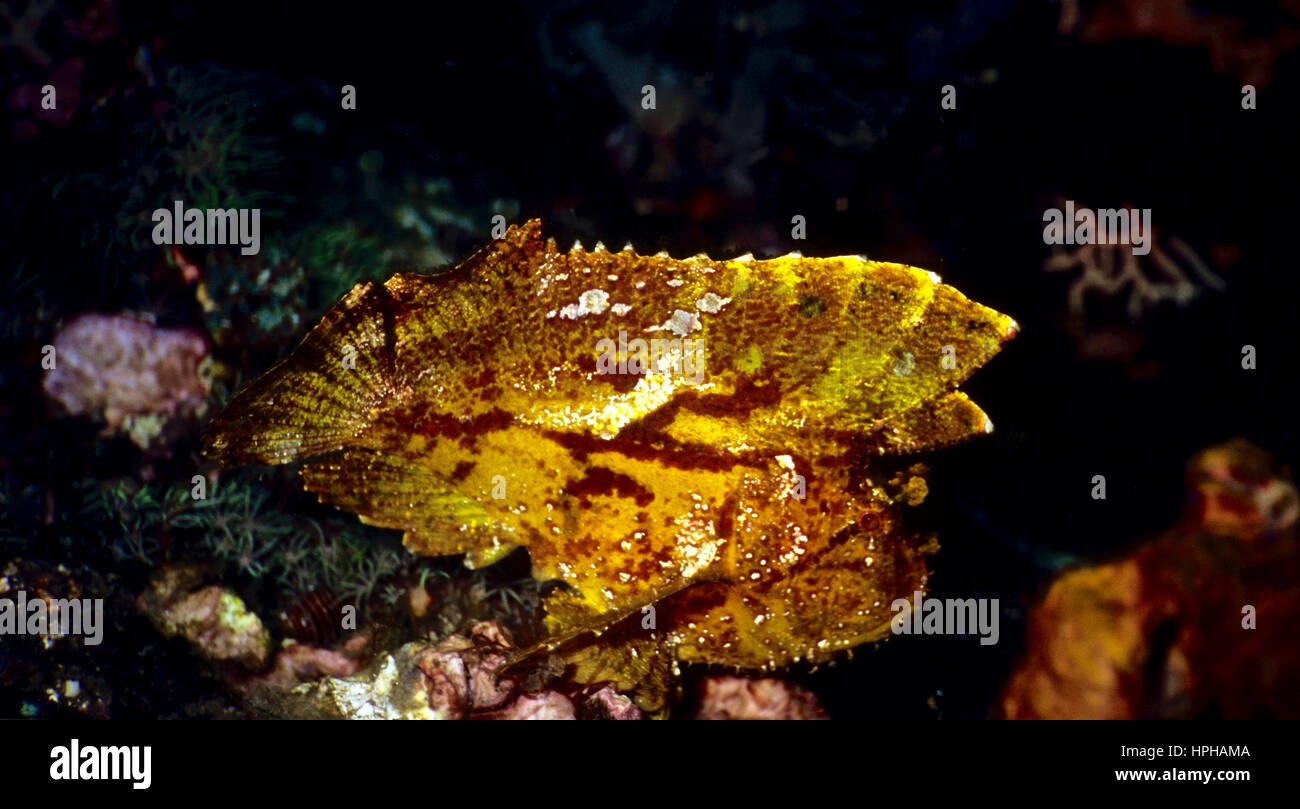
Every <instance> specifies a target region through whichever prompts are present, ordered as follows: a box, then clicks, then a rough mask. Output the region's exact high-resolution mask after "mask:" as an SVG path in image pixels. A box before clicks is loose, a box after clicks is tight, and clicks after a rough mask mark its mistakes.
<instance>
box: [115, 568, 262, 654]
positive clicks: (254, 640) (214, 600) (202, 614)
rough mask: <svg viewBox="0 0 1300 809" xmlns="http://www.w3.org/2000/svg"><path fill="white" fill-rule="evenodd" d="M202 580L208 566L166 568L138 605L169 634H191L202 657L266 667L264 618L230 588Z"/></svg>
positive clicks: (184, 635) (152, 580)
mask: <svg viewBox="0 0 1300 809" xmlns="http://www.w3.org/2000/svg"><path fill="white" fill-rule="evenodd" d="M202 579H203V572H202V570H201V569H199V568H197V567H194V566H183V565H176V566H169V567H164V568H162V569H161V570H159V571H158V572H157V573H156V574H155V575H154V576H153V578H152V579H151V580H150V583H149V584H150V586H149V589H148V590H146V591H145V592H144V593H142V594H141V595H140V597H139V598H138V599H137V601H136V605H137V607H138V608H139V609H140V611H141V612H143V613H144V614H145V615H146V616H147V617H148V618H149V620H150V621H151V622H152V623H153V625H154V626H155V627H156V628H157V629H158V631H159V632H161V633H162V634H163V636H164V637H169V638H170V637H175V636H180V637H183V638H185V639H186V640H188V641H189V642H190V643H191V644H192V645H193V646H194V647H195V648H196V650H197V651H198V652H199V654H200V656H201V657H204V658H206V659H208V660H211V661H214V662H226V661H230V662H234V663H238V664H240V665H243V666H245V667H248V668H256V667H259V666H261V665H263V664H264V663H265V662H266V661H267V659H268V657H269V655H270V645H271V634H270V632H268V631H267V629H266V628H265V627H263V626H262V620H261V619H260V618H258V616H257V614H256V613H254V612H252V611H251V610H249V609H248V607H246V606H245V605H244V602H243V600H242V599H241V598H240V597H239V596H238V595H236V594H235V593H234V592H232V591H231V590H229V589H227V588H226V587H223V586H221V585H219V584H209V585H207V586H197V585H199V583H200V582H201V581H202Z"/></svg>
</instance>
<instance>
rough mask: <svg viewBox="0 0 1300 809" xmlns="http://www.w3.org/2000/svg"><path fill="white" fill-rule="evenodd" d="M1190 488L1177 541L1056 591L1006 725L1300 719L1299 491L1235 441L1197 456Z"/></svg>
mask: <svg viewBox="0 0 1300 809" xmlns="http://www.w3.org/2000/svg"><path fill="white" fill-rule="evenodd" d="M1187 485H1188V500H1187V505H1186V508H1185V511H1184V515H1183V517H1182V519H1181V520H1180V521H1179V523H1178V524H1177V525H1175V526H1174V527H1173V528H1172V529H1171V530H1170V531H1168V532H1167V533H1166V534H1164V535H1162V536H1160V537H1158V538H1156V539H1154V540H1151V541H1149V542H1147V543H1145V544H1143V545H1141V546H1139V547H1138V548H1137V549H1136V550H1135V551H1133V552H1132V553H1130V554H1129V555H1128V556H1125V557H1124V558H1121V559H1118V560H1115V561H1113V562H1110V563H1109V564H1103V565H1097V566H1092V567H1085V568H1081V569H1077V570H1073V571H1070V572H1067V573H1066V574H1064V575H1063V576H1062V577H1061V578H1060V579H1058V580H1057V581H1056V582H1055V583H1054V584H1053V585H1052V587H1051V589H1050V590H1049V591H1048V592H1047V594H1046V596H1045V597H1044V599H1043V601H1042V603H1041V604H1040V605H1039V606H1038V607H1037V608H1035V610H1034V611H1033V613H1032V615H1031V616H1030V619H1029V629H1028V639H1027V647H1028V648H1027V651H1026V653H1025V655H1024V657H1023V659H1022V661H1021V662H1020V664H1019V666H1018V667H1017V669H1016V670H1015V671H1014V672H1013V674H1012V676H1011V677H1010V679H1009V680H1008V682H1007V683H1006V685H1005V686H1004V689H1003V692H1002V695H1001V697H1000V700H999V704H998V706H997V708H996V709H995V711H996V713H997V714H998V715H1000V716H1002V717H1005V718H1009V719H1030V718H1041V719H1065V718H1073V719H1083V718H1087V719H1134V718H1193V717H1221V718H1259V717H1272V718H1298V717H1300V692H1297V690H1296V688H1295V684H1296V683H1297V682H1300V655H1298V654H1297V653H1296V649H1295V643H1294V635H1295V626H1296V624H1297V622H1300V585H1298V584H1297V582H1300V552H1298V550H1300V549H1298V546H1297V541H1298V537H1297V533H1298V531H1297V518H1298V517H1300V497H1297V491H1296V487H1295V484H1294V483H1293V482H1292V481H1291V479H1290V477H1289V475H1288V474H1287V473H1286V472H1285V471H1284V470H1281V469H1279V468H1277V466H1276V465H1275V464H1274V462H1273V460H1272V459H1271V458H1270V457H1269V455H1268V454H1267V453H1265V452H1264V451H1263V450H1261V449H1259V448H1257V447H1255V446H1252V445H1251V444H1249V443H1247V442H1245V441H1241V440H1237V441H1232V442H1229V443H1227V444H1223V445H1219V446H1216V447H1211V448H1209V449H1206V450H1204V451H1202V452H1200V453H1198V454H1197V455H1196V456H1194V457H1193V458H1192V460H1191V461H1190V462H1189V463H1188V465H1187Z"/></svg>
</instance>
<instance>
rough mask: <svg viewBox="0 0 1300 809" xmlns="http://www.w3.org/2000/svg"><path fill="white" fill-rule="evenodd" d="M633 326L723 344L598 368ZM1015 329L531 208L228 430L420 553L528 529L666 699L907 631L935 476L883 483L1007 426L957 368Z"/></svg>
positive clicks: (576, 636)
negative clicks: (901, 458)
mask: <svg viewBox="0 0 1300 809" xmlns="http://www.w3.org/2000/svg"><path fill="white" fill-rule="evenodd" d="M620 331H625V332H626V340H629V341H630V340H633V339H634V338H638V337H639V338H643V339H645V340H647V341H649V340H650V339H653V338H678V337H684V338H687V339H691V340H698V341H700V342H699V343H696V344H693V346H692V350H702V352H703V374H702V375H701V376H700V377H699V378H698V384H696V383H695V381H694V380H692V379H690V378H688V376H687V374H686V373H674V372H673V369H671V368H669V367H666V366H665V367H660V368H658V369H654V370H653V371H652V372H650V373H645V374H601V373H598V360H599V358H600V357H601V354H602V350H603V349H602V345H603V344H602V343H601V341H602V340H606V339H607V340H612V341H617V340H618V339H619V332H620ZM1015 331H1016V326H1015V323H1014V322H1013V321H1012V320H1011V319H1010V318H1008V317H1006V316H1005V315H1002V314H999V313H997V312H995V311H993V310H991V309H988V308H986V307H984V306H981V305H979V304H977V303H974V302H972V301H970V300H968V299H966V298H965V297H964V296H963V295H962V294H961V293H959V292H957V291H956V290H955V289H953V288H952V287H949V286H946V285H944V284H941V283H939V281H938V278H937V277H936V276H934V275H933V274H931V273H927V272H925V271H923V270H918V269H915V268H912V267H906V266H903V265H900V264H888V263H880V262H872V261H867V260H865V259H862V258H859V257H847V256H846V257H838V258H824V259H815V258H803V257H801V256H797V255H791V256H786V257H783V258H778V259H772V260H768V261H755V260H753V259H752V258H750V257H748V256H745V257H741V258H737V259H733V260H730V261H718V260H714V259H711V258H708V257H706V256H696V257H693V258H688V259H672V258H668V257H667V256H666V255H663V254H660V255H657V256H642V255H638V254H637V253H635V252H633V251H632V250H631V249H630V248H626V249H624V250H623V251H621V252H618V253H612V252H609V251H607V250H605V249H604V248H603V247H601V246H597V247H596V249H595V250H594V251H586V250H583V249H582V248H581V247H579V246H575V247H574V249H572V250H570V251H569V252H567V253H561V252H559V251H558V250H557V249H556V247H555V244H554V242H553V241H548V240H544V239H543V238H542V236H541V225H540V223H539V222H537V221H535V220H534V221H530V222H528V223H527V224H524V225H522V226H515V227H511V228H510V229H509V231H508V232H507V233H506V234H505V236H504V237H503V238H502V239H500V240H497V241H495V242H493V243H492V244H491V245H490V246H488V247H486V248H484V249H483V250H481V251H480V252H478V253H477V254H475V255H474V256H472V257H471V258H469V259H468V260H467V261H465V262H464V263H463V264H461V265H460V266H458V267H456V268H455V269H454V270H451V271H449V272H446V273H443V274H440V275H415V274H400V275H395V276H393V277H392V278H390V279H389V280H388V281H387V282H386V283H385V284H383V285H378V284H373V283H366V284H360V285H358V286H357V287H355V288H354V289H353V290H352V291H351V292H350V293H349V294H348V295H346V296H345V297H344V298H343V299H342V300H341V301H340V302H339V303H338V304H337V305H336V306H335V307H334V308H333V309H332V310H331V311H330V312H329V313H328V314H326V315H325V317H324V318H323V319H322V321H321V323H320V324H319V325H317V326H316V328H314V329H313V330H312V331H311V332H310V333H309V334H308V335H307V336H306V338H305V339H304V340H303V342H302V344H301V345H300V346H298V348H297V349H296V350H295V351H294V352H293V353H292V354H291V355H290V356H289V357H287V358H286V359H285V360H283V361H282V362H281V363H280V364H278V365H277V366H276V367H275V368H273V369H272V370H271V371H270V372H268V373H267V374H266V375H265V376H263V377H262V378H261V379H259V380H257V381H256V382H254V383H253V384H251V385H249V386H248V387H247V388H246V389H245V390H243V391H241V392H240V394H239V395H238V396H236V397H235V399H234V401H233V402H232V403H231V404H230V407H229V408H227V410H226V411H225V412H224V413H223V414H222V415H221V416H220V417H218V418H217V419H216V420H215V421H214V422H213V425H212V427H211V429H210V431H209V433H208V435H207V437H206V438H207V446H208V450H209V452H210V453H211V454H213V455H215V456H217V457H219V458H222V459H225V460H227V461H232V462H240V463H247V462H258V463H284V462H288V461H294V460H298V459H316V460H313V461H311V462H310V463H308V464H307V465H306V466H304V468H303V470H302V475H303V479H304V481H305V485H306V487H307V488H308V489H309V490H311V491H313V492H316V493H317V494H318V495H319V497H320V498H321V500H322V501H325V502H329V503H333V504H336V505H338V506H340V507H342V508H345V509H348V510H350V511H354V512H356V513H357V514H359V515H360V516H361V518H362V519H363V520H364V521H366V522H368V523H371V524H374V525H380V526H385V527H390V528H398V529H402V530H403V531H405V532H406V533H405V542H406V544H407V545H408V546H409V547H410V548H411V549H413V550H414V551H416V552H418V553H422V554H428V555H444V554H460V553H463V554H465V555H466V564H468V565H470V566H473V567H477V566H482V565H486V564H491V563H492V562H494V561H496V560H498V559H500V558H501V557H502V556H504V555H505V554H506V553H508V552H509V551H510V550H512V549H513V548H515V547H518V546H523V547H526V548H528V551H529V553H530V555H531V558H532V565H533V575H534V576H536V577H537V578H538V579H539V580H555V579H558V580H560V581H562V582H564V584H565V585H567V587H566V588H561V589H559V590H557V591H556V592H555V594H553V595H552V596H550V597H549V598H548V599H547V601H546V610H547V626H548V630H549V632H550V636H549V639H548V642H547V644H546V645H547V646H548V647H550V648H553V649H556V650H558V651H559V653H560V654H562V655H564V656H565V657H566V659H568V660H569V661H570V662H571V663H573V664H574V666H575V669H574V671H575V676H576V678H577V679H578V680H580V681H583V682H595V681H601V680H610V681H613V682H614V683H616V685H617V687H619V688H620V689H623V690H627V691H632V692H634V693H635V694H636V696H637V699H638V701H639V702H640V703H641V704H642V705H643V706H644V707H646V708H647V709H649V710H651V711H659V710H662V709H663V708H664V706H665V705H666V701H667V699H668V697H669V695H670V692H671V689H672V687H673V686H674V684H675V682H676V679H675V674H676V671H677V665H676V664H677V662H678V661H688V662H696V661H698V662H706V663H717V664H724V665H733V666H738V667H742V668H774V667H779V666H784V665H786V664H789V663H791V662H793V661H798V660H801V659H806V660H809V661H813V662H818V661H823V660H826V659H828V658H830V657H831V656H832V654H834V653H835V652H836V651H837V650H843V649H847V648H850V647H852V646H855V645H857V644H860V643H863V642H866V641H871V640H876V639H879V638H881V637H882V636H883V635H885V634H886V633H887V632H888V626H889V619H890V617H891V613H890V610H889V605H890V603H891V602H892V600H893V599H894V598H897V597H900V596H909V595H910V594H911V593H912V592H913V591H914V590H919V589H921V590H923V589H924V586H925V579H926V566H925V562H924V558H923V556H924V553H923V546H922V543H920V542H918V541H916V540H914V539H913V538H912V537H910V536H909V535H908V534H907V533H906V531H905V530H904V529H903V528H902V526H901V525H900V514H899V512H900V508H899V506H898V505H896V501H898V502H902V501H904V500H907V501H911V502H915V501H916V500H917V499H919V496H923V494H924V480H923V479H920V478H919V477H914V478H912V479H911V480H910V481H909V482H908V484H907V485H906V486H905V487H904V488H905V491H903V492H901V493H900V492H899V491H897V489H896V488H895V489H894V490H892V491H887V489H888V488H889V487H887V485H886V481H884V480H883V479H882V477H881V476H882V475H883V472H882V471H881V470H879V469H876V468H875V466H876V465H879V461H878V460H877V459H879V458H880V457H881V456H884V455H897V454H903V453H913V452H916V451H919V450H924V449H929V448H933V447H937V446H942V445H946V444H951V443H954V442H957V441H961V440H964V439H966V438H968V437H970V436H972V435H976V434H980V433H984V432H987V431H988V430H989V429H991V425H990V423H989V421H988V419H987V418H986V417H985V416H984V413H983V412H982V411H981V410H980V409H979V408H978V407H976V406H975V404H974V403H972V402H971V401H970V400H969V399H967V398H966V396H965V395H964V394H962V393H960V392H958V391H956V386H957V385H958V383H960V382H961V381H962V380H964V379H965V378H966V377H967V376H968V375H969V374H970V373H971V372H973V371H974V370H975V368H977V367H979V366H980V365H982V364H983V363H984V362H985V361H987V360H988V359H989V358H990V357H991V356H992V355H993V354H994V353H996V352H997V351H998V349H999V348H1000V347H1001V345H1002V343H1003V342H1004V341H1006V340H1007V339H1009V338H1010V337H1011V336H1013V335H1014V333H1015ZM697 347H702V349H697ZM945 357H947V358H948V359H947V360H946V361H945ZM683 370H685V369H683ZM918 492H919V494H918ZM800 495H802V497H800ZM647 608H652V609H647Z"/></svg>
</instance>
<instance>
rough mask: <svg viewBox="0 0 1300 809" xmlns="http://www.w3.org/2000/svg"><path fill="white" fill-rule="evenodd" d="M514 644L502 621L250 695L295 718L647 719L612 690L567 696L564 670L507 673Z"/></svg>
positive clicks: (259, 704) (264, 707)
mask: <svg viewBox="0 0 1300 809" xmlns="http://www.w3.org/2000/svg"><path fill="white" fill-rule="evenodd" d="M514 649H515V646H514V642H513V639H512V638H511V636H510V633H509V631H508V630H506V629H505V628H504V627H502V626H501V625H500V624H499V623H497V622H495V621H480V622H478V623H476V624H474V625H473V626H471V627H470V628H469V630H468V631H467V632H463V633H458V634H453V635H449V636H447V637H445V638H443V639H442V640H440V641H437V642H431V641H412V642H409V643H406V644H404V645H403V646H401V647H400V648H398V649H397V650H396V651H391V652H384V653H381V654H379V655H378V656H376V657H375V658H374V659H373V660H372V661H371V662H370V663H369V665H367V666H366V667H365V668H364V669H362V670H360V671H358V672H356V673H354V674H351V675H346V674H343V675H336V676H327V677H324V678H322V679H320V680H317V681H314V682H305V683H302V684H299V685H296V686H294V687H292V688H288V689H286V688H284V684H285V683H284V682H274V683H273V682H271V681H269V680H266V679H262V680H257V681H253V682H250V683H249V684H248V685H247V686H246V698H247V700H248V702H249V704H250V705H251V706H252V707H253V708H254V709H256V710H259V711H262V712H265V713H266V714H269V715H271V716H277V717H281V718H294V719H578V718H612V719H640V718H642V714H641V711H640V710H638V709H637V708H636V707H635V706H634V705H633V704H632V702H631V700H630V699H628V698H627V697H626V696H623V695H620V694H616V693H614V692H613V690H612V689H610V688H608V687H605V688H603V689H598V690H596V691H595V692H593V693H590V694H585V693H583V692H567V691H562V690H560V689H559V688H558V687H553V686H555V685H556V680H557V678H558V675H559V674H560V673H562V671H563V669H562V668H560V669H553V670H551V671H550V672H549V673H548V672H546V671H545V667H543V668H542V669H540V670H535V671H533V672H531V673H529V674H526V675H525V674H513V673H506V672H505V667H506V663H507V661H508V659H509V656H510V653H511V652H512V651H514Z"/></svg>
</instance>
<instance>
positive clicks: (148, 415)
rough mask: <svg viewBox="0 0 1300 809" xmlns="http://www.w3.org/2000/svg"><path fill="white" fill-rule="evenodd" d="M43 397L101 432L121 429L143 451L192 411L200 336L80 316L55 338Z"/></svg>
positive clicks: (200, 400)
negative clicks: (97, 422) (97, 423)
mask: <svg viewBox="0 0 1300 809" xmlns="http://www.w3.org/2000/svg"><path fill="white" fill-rule="evenodd" d="M48 348H49V347H47V350H46V356H47V357H52V359H53V367H52V368H49V369H47V372H46V376H45V381H44V383H43V387H44V389H45V393H46V395H48V396H49V397H50V398H51V399H54V400H55V401H57V402H58V403H59V404H61V405H62V406H63V407H64V409H66V410H67V411H68V412H69V413H70V414H72V415H74V416H75V415H87V416H91V417H94V418H98V419H101V420H103V421H104V422H105V428H104V433H105V434H106V435H108V434H112V433H113V432H116V431H118V430H124V431H125V432H127V433H128V434H130V436H131V438H132V440H134V441H135V442H136V443H137V444H139V445H140V446H141V447H147V446H148V445H149V443H150V441H151V439H152V438H154V437H155V436H156V435H157V434H158V432H159V431H160V430H161V426H162V424H163V423H165V422H166V421H167V420H168V419H170V418H171V417H173V416H176V415H181V414H183V413H187V412H188V413H197V412H200V411H201V409H202V407H203V404H204V399H205V397H206V396H207V393H208V383H207V381H206V380H204V379H203V377H202V376H201V375H200V364H201V363H202V361H203V360H204V358H205V357H207V355H208V345H207V341H206V340H205V339H204V337H203V335H202V334H201V333H200V332H198V331H196V330H194V329H189V328H164V327H160V326H156V325H154V324H153V323H152V322H150V321H149V320H147V319H144V318H140V317H136V316H132V315H125V314H123V315H105V314H97V313H86V314H82V315H78V316H77V317H76V318H74V319H73V320H72V321H70V322H69V323H67V324H66V325H65V326H64V327H63V328H62V329H61V330H60V331H59V333H58V334H57V335H56V336H55V338H54V345H53V349H54V350H53V353H52V354H50V353H49V350H48Z"/></svg>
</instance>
